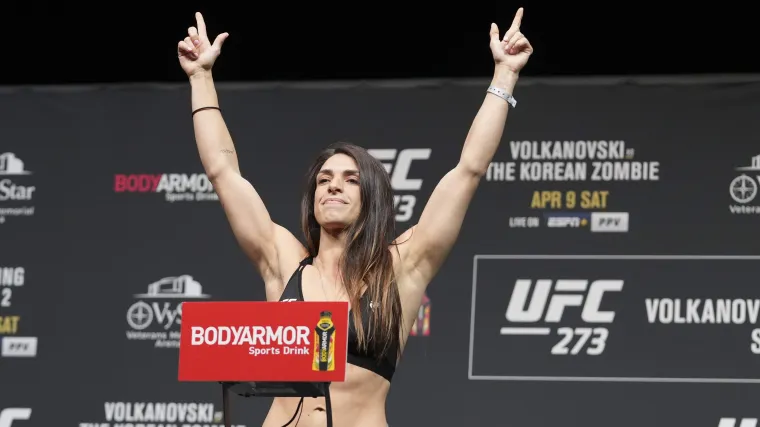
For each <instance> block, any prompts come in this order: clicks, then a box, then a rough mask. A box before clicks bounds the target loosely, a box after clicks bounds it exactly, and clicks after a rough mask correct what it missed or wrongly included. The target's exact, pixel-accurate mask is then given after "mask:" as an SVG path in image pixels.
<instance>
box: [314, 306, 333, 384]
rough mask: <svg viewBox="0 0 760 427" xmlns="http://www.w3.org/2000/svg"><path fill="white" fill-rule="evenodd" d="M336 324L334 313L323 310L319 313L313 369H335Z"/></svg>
mask: <svg viewBox="0 0 760 427" xmlns="http://www.w3.org/2000/svg"><path fill="white" fill-rule="evenodd" d="M334 356H335V325H333V321H332V313H330V312H329V311H323V312H321V313H319V323H317V327H316V328H314V363H312V366H311V369H312V370H314V371H333V370H335V357H334Z"/></svg>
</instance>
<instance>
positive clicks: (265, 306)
mask: <svg viewBox="0 0 760 427" xmlns="http://www.w3.org/2000/svg"><path fill="white" fill-rule="evenodd" d="M347 336H348V303H347V302H316V301H308V302H303V301H296V302H185V303H183V304H182V328H181V330H180V345H179V380H180V381H230V382H232V381H268V382H333V381H335V382H341V381H345V377H346V356H347V352H348V345H347V343H346V341H347Z"/></svg>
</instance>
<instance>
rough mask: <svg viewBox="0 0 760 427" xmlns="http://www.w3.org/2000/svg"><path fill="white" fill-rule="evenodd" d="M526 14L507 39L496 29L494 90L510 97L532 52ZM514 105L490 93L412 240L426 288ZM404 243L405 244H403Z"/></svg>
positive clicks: (412, 267)
mask: <svg viewBox="0 0 760 427" xmlns="http://www.w3.org/2000/svg"><path fill="white" fill-rule="evenodd" d="M522 14H523V9H522V8H520V9H518V11H517V14H516V15H515V18H514V21H513V22H512V26H511V27H510V28H509V30H507V32H506V34H505V35H504V38H503V39H499V29H498V27H497V26H496V24H491V42H490V45H491V52H492V53H493V57H494V62H495V70H494V75H493V80H492V81H491V87H492V88H495V89H498V90H499V91H501V92H498V93H500V94H502V95H503V96H507V95H504V93H506V94H508V95H511V94H512V93H513V91H514V88H515V84H516V83H517V79H518V76H519V72H520V70H521V69H522V67H523V66H524V65H525V64H526V63H527V61H528V57H529V56H530V54H531V53H532V52H533V48H532V47H531V45H530V43H529V42H528V40H527V39H526V38H525V36H524V35H523V34H522V33H521V32H520V22H521V20H522ZM508 110H509V103H508V102H507V100H505V99H504V98H503V97H502V96H500V95H499V94H496V95H495V94H492V93H486V95H485V99H484V100H483V104H482V105H481V107H480V110H479V111H478V114H477V116H475V120H474V121H473V123H472V126H471V127H470V131H469V133H468V134H467V138H466V140H465V142H464V148H463V149H462V154H461V156H460V158H459V162H458V163H457V165H456V166H455V167H454V169H452V170H451V171H449V172H448V173H447V174H446V175H445V176H444V177H443V179H441V181H440V182H439V183H438V185H437V186H436V188H435V190H433V193H432V195H431V196H430V199H429V200H428V202H427V205H426V206H425V209H424V210H423V211H422V214H421V216H420V220H419V222H418V223H417V225H416V226H415V227H414V229H413V230H411V231H410V233H411V238H410V239H409V240H408V244H407V248H406V254H405V259H406V261H405V262H404V265H405V270H406V271H408V273H409V274H410V275H411V277H412V278H413V279H412V280H410V281H408V283H414V284H416V285H419V286H420V287H421V288H424V287H427V285H428V283H429V282H430V281H431V280H432V278H433V276H435V274H436V273H437V272H438V269H439V268H440V266H441V264H442V263H443V261H444V260H445V259H446V257H447V255H448V253H449V251H450V250H451V247H452V246H453V245H454V242H455V241H456V239H457V237H458V235H459V230H460V228H461V226H462V222H463V221H464V217H465V214H466V212H467V208H468V207H469V205H470V201H471V200H472V197H473V195H474V194H475V190H476V189H477V187H478V184H479V183H480V180H481V178H482V177H483V175H484V174H485V173H486V170H487V169H488V165H489V164H490V163H491V160H492V159H493V156H494V154H495V153H496V150H497V149H498V148H499V143H500V142H501V137H502V132H503V131H504V125H505V122H506V119H507V112H508ZM399 240H400V241H403V240H404V239H399Z"/></svg>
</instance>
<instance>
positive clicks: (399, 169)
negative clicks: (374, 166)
mask: <svg viewBox="0 0 760 427" xmlns="http://www.w3.org/2000/svg"><path fill="white" fill-rule="evenodd" d="M367 152H369V154H370V155H371V156H372V157H374V158H376V159H377V160H380V162H381V163H382V164H383V166H384V167H385V170H386V171H387V172H388V173H389V174H390V175H391V186H392V187H393V189H394V190H396V191H417V190H419V189H420V188H422V180H421V179H410V178H409V170H410V169H411V167H412V162H413V161H415V160H428V159H429V158H430V153H431V152H432V150H431V149H430V148H406V149H403V150H401V151H398V150H396V149H395V148H375V149H369V150H367ZM397 153H398V154H397ZM394 159H395V160H396V161H395V166H394V163H393V162H392V161H393V160H394Z"/></svg>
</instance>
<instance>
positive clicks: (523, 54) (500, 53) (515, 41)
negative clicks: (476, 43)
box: [491, 8, 533, 73]
mask: <svg viewBox="0 0 760 427" xmlns="http://www.w3.org/2000/svg"><path fill="white" fill-rule="evenodd" d="M522 16H523V8H519V9H517V13H516V14H515V19H514V20H513V21H512V26H511V27H509V29H508V30H507V32H506V34H504V38H503V39H501V40H499V27H497V26H496V24H491V53H492V54H493V60H494V62H495V63H496V65H501V66H505V67H507V68H508V69H509V70H511V71H512V72H514V73H519V72H520V70H521V69H522V68H523V67H524V66H525V64H527V63H528V57H529V56H530V55H531V54H532V53H533V46H531V45H530V42H529V41H528V39H527V38H525V35H523V33H521V32H520V23H521V22H522Z"/></svg>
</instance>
